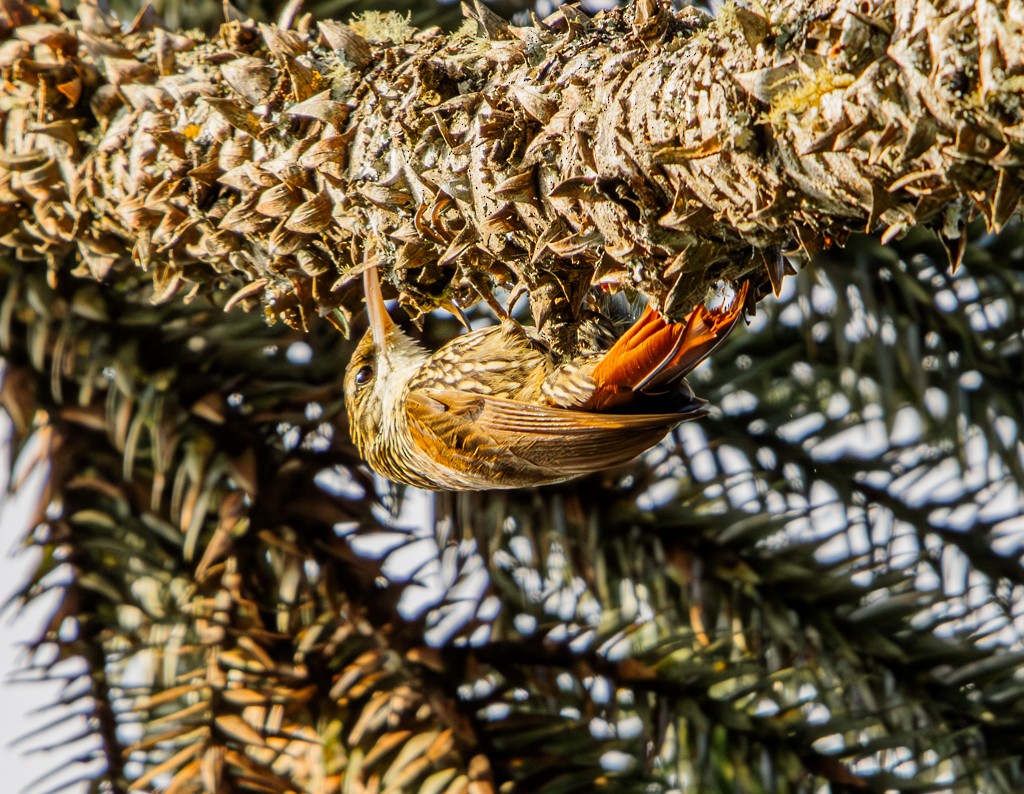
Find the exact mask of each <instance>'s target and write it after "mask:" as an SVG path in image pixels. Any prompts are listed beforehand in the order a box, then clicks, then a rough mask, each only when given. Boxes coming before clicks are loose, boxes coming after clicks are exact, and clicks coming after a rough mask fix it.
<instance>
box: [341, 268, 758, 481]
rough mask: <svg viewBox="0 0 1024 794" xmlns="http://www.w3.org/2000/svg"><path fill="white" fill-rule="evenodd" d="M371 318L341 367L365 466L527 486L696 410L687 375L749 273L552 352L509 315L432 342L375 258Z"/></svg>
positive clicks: (619, 449)
mask: <svg viewBox="0 0 1024 794" xmlns="http://www.w3.org/2000/svg"><path fill="white" fill-rule="evenodd" d="M363 285H364V289H365V291H366V307H367V313H368V314H369V318H370V328H369V329H368V330H367V332H366V334H365V336H364V337H363V338H362V340H361V341H360V342H359V345H358V347H357V348H356V351H355V353H354V354H353V355H352V360H351V361H350V362H349V365H348V367H347V368H346V371H345V404H346V406H347V408H348V417H349V426H350V432H351V434H352V440H353V441H354V442H355V445H356V447H358V449H359V452H360V454H361V455H362V456H363V457H364V458H365V460H366V462H367V463H369V464H370V468H372V469H373V470H374V471H376V472H377V473H378V474H382V475H383V476H385V477H387V478H388V479H390V480H393V481H396V482H403V483H407V484H409V485H415V486H417V487H420V488H429V489H434V490H439V489H447V490H485V489H490V488H523V487H529V486H534V485H547V484H550V483H557V482H563V481H565V480H571V479H572V478H574V477H579V476H581V475H584V474H589V473H591V472H596V471H601V470H602V469H607V468H609V467H612V466H616V465H619V464H622V463H626V462H627V461H629V460H631V459H633V458H635V457H636V456H637V455H639V454H640V453H641V452H643V451H644V450H646V449H648V448H649V447H651V446H653V445H654V444H656V443H657V442H658V441H660V440H661V439H662V438H664V437H665V435H666V434H667V433H668V431H669V430H671V429H672V428H673V427H675V426H676V425H678V424H679V423H680V422H684V421H686V420H688V419H695V418H697V417H699V416H703V415H704V413H706V410H705V408H704V404H705V402H704V400H701V399H699V398H697V397H695V396H694V394H693V391H692V390H691V389H690V387H689V384H687V382H686V380H685V379H684V376H685V375H686V374H687V373H688V372H690V370H692V369H693V368H694V367H695V366H697V364H699V363H700V362H701V361H702V360H703V359H704V358H705V357H706V356H708V355H709V354H710V353H711V352H712V351H713V350H714V349H715V348H716V347H718V345H719V344H720V343H721V342H722V340H724V339H725V337H726V336H727V335H728V333H729V331H730V330H731V329H732V327H733V326H734V325H735V324H736V320H737V318H738V317H739V315H740V312H741V310H742V306H743V302H744V298H745V296H746V292H747V284H746V283H744V285H743V286H742V288H741V289H740V290H739V291H738V292H737V293H736V295H735V296H734V297H733V299H732V301H730V302H729V303H728V304H726V305H725V306H722V307H721V308H719V309H708V308H706V307H704V306H698V307H697V308H695V309H694V310H693V311H692V312H691V313H690V314H689V315H688V316H687V318H686V320H685V321H684V322H679V323H668V322H666V321H665V320H663V319H662V318H661V317H660V315H659V314H658V313H657V312H656V311H655V310H654V309H653V308H651V307H650V306H648V307H647V309H646V310H645V311H644V313H643V315H642V316H641V317H640V319H639V320H637V321H636V322H635V323H634V324H633V326H632V327H630V329H629V330H628V331H626V333H625V334H623V335H622V337H620V338H619V340H618V341H617V342H616V343H615V344H614V345H612V346H611V348H610V349H608V350H607V351H606V352H604V353H603V354H602V353H596V354H591V355H584V356H580V357H578V358H576V359H574V360H572V361H569V362H566V363H563V364H556V362H555V360H554V357H553V356H552V354H551V353H550V352H549V351H548V349H547V347H546V346H545V345H544V343H543V341H542V339H541V338H540V337H539V336H536V335H534V333H533V332H532V331H527V330H526V329H523V328H521V327H519V326H517V325H516V324H514V323H511V322H505V323H502V324H501V325H496V326H492V327H490V328H482V329H479V330H475V331H470V332H468V333H465V334H463V335H461V336H458V337H456V338H454V339H453V340H452V341H450V342H448V343H447V344H446V345H444V346H443V347H442V348H441V349H440V350H438V351H437V352H436V353H433V354H431V353H428V352H427V351H426V350H425V349H424V348H422V347H421V346H420V345H419V344H418V343H417V342H416V341H414V340H413V339H411V338H410V337H409V336H408V335H406V334H405V333H404V332H403V331H402V330H401V329H400V328H399V327H398V326H397V325H395V323H394V322H393V321H392V320H391V318H390V317H389V316H388V313H387V309H386V308H385V306H384V300H383V298H382V296H381V291H380V281H379V280H378V275H377V270H376V268H375V267H371V268H370V269H368V270H367V271H366V272H365V273H364V276H363Z"/></svg>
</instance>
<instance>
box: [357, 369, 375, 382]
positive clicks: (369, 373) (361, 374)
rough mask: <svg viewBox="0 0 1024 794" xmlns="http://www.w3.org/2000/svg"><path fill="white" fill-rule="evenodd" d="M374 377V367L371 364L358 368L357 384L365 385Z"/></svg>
mask: <svg viewBox="0 0 1024 794" xmlns="http://www.w3.org/2000/svg"><path fill="white" fill-rule="evenodd" d="M372 377H373V367H371V366H364V367H360V368H359V369H358V370H356V377H355V381H356V386H365V385H366V384H367V383H369V382H370V379H371V378H372Z"/></svg>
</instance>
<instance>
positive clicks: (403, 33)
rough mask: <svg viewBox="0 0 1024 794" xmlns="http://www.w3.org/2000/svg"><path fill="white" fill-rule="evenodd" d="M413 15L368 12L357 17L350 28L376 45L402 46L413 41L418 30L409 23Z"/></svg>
mask: <svg viewBox="0 0 1024 794" xmlns="http://www.w3.org/2000/svg"><path fill="white" fill-rule="evenodd" d="M411 18H412V17H411V15H409V14H406V15H405V16H402V15H401V14H399V13H398V12H396V11H366V12H364V13H362V14H360V15H359V16H357V17H355V18H354V19H353V20H352V21H351V22H350V23H349V27H351V28H352V30H354V31H355V32H356V33H358V34H359V35H360V36H362V37H363V38H365V39H366V40H367V41H371V42H373V43H374V44H382V43H384V42H389V41H390V42H392V43H394V44H400V43H402V42H403V41H408V40H409V39H411V38H412V37H413V36H414V35H415V33H416V29H415V28H414V27H413V26H412V25H411V24H410V23H409V21H410V19H411Z"/></svg>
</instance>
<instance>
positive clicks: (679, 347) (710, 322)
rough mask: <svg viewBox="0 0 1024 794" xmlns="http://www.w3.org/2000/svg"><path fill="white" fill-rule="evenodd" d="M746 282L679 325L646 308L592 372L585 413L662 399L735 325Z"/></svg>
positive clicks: (741, 306)
mask: <svg viewBox="0 0 1024 794" xmlns="http://www.w3.org/2000/svg"><path fill="white" fill-rule="evenodd" d="M748 286H749V282H744V283H743V286H742V287H740V289H739V290H738V291H737V292H736V294H735V295H734V296H733V298H732V300H731V301H729V302H728V303H726V304H723V305H722V306H721V307H719V308H717V309H709V308H707V307H706V306H703V305H702V306H698V307H697V308H695V309H694V310H693V311H692V312H690V314H689V315H687V317H686V319H685V320H683V321H682V322H678V323H669V322H666V321H665V320H664V319H663V318H662V317H661V315H660V314H658V312H657V311H656V310H655V309H654V308H652V307H651V306H650V305H648V307H647V308H646V309H645V310H644V313H643V314H642V315H641V316H640V319H639V320H637V321H636V322H635V323H633V325H632V326H631V327H630V328H629V330H628V331H626V333H624V334H623V335H622V336H621V337H619V339H618V341H617V342H616V343H615V344H614V345H612V347H611V349H610V350H609V351H608V352H607V353H605V354H604V356H603V357H602V358H601V361H600V362H598V364H597V366H596V367H594V370H593V372H592V373H591V377H592V378H593V379H594V381H595V383H596V384H597V386H596V388H595V390H594V393H593V395H592V396H591V397H590V399H589V400H588V402H587V405H586V406H585V409H587V410H592V411H602V410H605V411H607V410H612V409H614V408H616V407H618V406H620V405H623V404H625V403H627V402H630V401H631V400H633V399H634V397H635V395H636V394H637V393H640V394H645V395H657V394H664V393H665V392H667V391H670V390H671V388H672V387H673V386H674V385H675V384H677V383H678V382H679V381H680V380H682V378H683V377H684V376H685V375H686V374H687V373H689V372H690V371H691V370H693V368H694V367H696V366H697V365H698V364H700V362H701V361H703V360H704V359H705V358H707V357H708V356H709V355H711V353H712V352H714V350H715V349H716V348H717V347H718V346H719V345H720V344H722V342H723V341H725V338H726V337H727V336H728V335H729V332H730V331H731V330H732V329H733V326H735V325H736V321H737V320H738V319H739V316H740V313H741V312H742V310H743V305H744V302H745V300H746V296H747V288H748Z"/></svg>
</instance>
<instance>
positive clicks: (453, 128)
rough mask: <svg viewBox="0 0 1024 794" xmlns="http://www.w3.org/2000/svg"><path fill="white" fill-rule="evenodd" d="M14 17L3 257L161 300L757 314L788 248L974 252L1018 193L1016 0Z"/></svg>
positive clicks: (1023, 45)
mask: <svg viewBox="0 0 1024 794" xmlns="http://www.w3.org/2000/svg"><path fill="white" fill-rule="evenodd" d="M13 8H14V10H13V11H10V12H8V14H9V16H10V17H12V18H13V21H15V22H18V23H21V24H20V26H18V27H15V28H14V29H13V31H12V33H11V38H10V39H9V40H8V41H7V42H6V43H5V44H4V45H3V48H2V51H0V66H2V68H3V74H4V77H5V78H6V80H7V81H8V83H7V88H6V91H5V93H6V96H7V100H6V102H5V112H4V116H3V130H4V154H3V160H2V163H0V175H2V176H0V179H2V181H0V215H2V217H3V218H4V219H5V221H4V224H5V228H4V232H5V233H4V235H3V237H2V238H0V242H2V244H3V245H5V246H7V247H9V248H13V249H15V250H17V251H18V253H19V254H20V255H21V256H42V257H43V258H45V259H46V260H47V262H48V264H49V266H50V268H51V269H52V270H57V269H59V267H60V266H61V263H62V262H64V261H66V260H65V259H64V255H65V254H66V253H67V252H68V250H69V249H73V248H77V249H78V251H79V252H80V253H81V257H82V261H83V262H84V263H85V265H86V266H87V267H88V268H89V271H90V272H91V273H92V275H94V276H95V277H96V278H98V279H101V280H108V279H110V278H112V270H116V269H119V268H124V267H128V266H131V264H133V263H134V264H135V265H138V266H141V267H143V268H146V269H148V270H149V271H150V272H152V274H153V280H154V285H155V290H156V298H157V299H166V298H168V297H170V296H171V295H173V294H175V293H176V292H178V291H179V290H181V289H189V288H191V289H193V290H198V289H204V288H207V287H208V286H220V285H225V284H228V285H233V287H234V289H236V290H237V292H235V295H234V300H235V301H237V302H243V303H251V302H253V301H254V300H256V299H257V298H258V297H259V296H261V295H262V296H263V298H264V302H265V305H266V306H267V308H268V309H269V311H270V312H271V313H272V314H275V315H278V316H283V317H285V318H286V319H289V320H290V321H292V322H293V323H301V322H303V320H302V318H303V315H304V314H305V313H309V312H314V311H315V312H320V313H326V312H328V311H329V310H331V309H333V308H336V307H339V306H345V307H348V308H349V309H352V308H355V307H356V306H357V305H358V302H359V298H358V295H357V291H356V290H355V289H354V287H353V286H352V285H353V282H352V276H353V274H354V272H355V271H356V270H357V269H358V267H359V265H360V263H361V262H362V261H363V260H364V257H366V256H372V257H373V258H374V259H375V261H377V262H378V263H379V264H380V265H381V266H382V268H383V270H384V271H385V272H386V273H388V274H389V276H390V280H391V281H392V283H393V284H394V285H396V286H397V287H398V289H399V291H400V293H401V296H402V297H403V299H404V303H405V304H406V306H407V307H409V308H411V309H412V310H413V311H414V313H415V312H416V311H426V310H428V309H431V308H434V307H436V306H437V305H438V304H439V303H440V302H442V301H444V300H447V299H454V300H455V301H456V302H458V303H459V304H461V305H463V306H464V305H466V304H469V303H473V302H475V301H476V300H477V299H478V296H482V297H483V298H485V299H487V300H488V301H489V302H493V289H494V288H495V287H496V286H502V287H505V288H509V289H515V288H525V289H526V290H527V291H529V294H530V296H531V299H532V301H533V308H534V314H535V316H536V318H537V319H538V321H540V322H541V323H544V322H547V321H551V322H553V326H552V327H553V328H554V329H557V328H558V327H560V326H561V325H562V324H566V323H569V324H571V322H572V320H573V319H574V317H575V315H576V314H577V313H578V310H579V307H580V306H581V305H582V304H583V302H584V301H585V299H586V295H587V293H588V291H589V290H590V287H591V286H592V285H593V284H595V283H598V282H600V283H602V284H606V285H608V284H613V285H614V284H625V285H630V286H639V287H641V288H642V289H644V290H645V291H647V292H648V293H649V294H651V295H652V296H653V297H654V298H656V299H657V300H659V301H660V302H661V306H662V308H663V309H666V310H668V311H685V310H688V309H689V308H690V307H691V306H692V305H693V304H694V303H695V302H696V301H698V300H700V299H702V298H703V297H705V295H706V292H707V290H708V288H709V286H710V285H713V284H714V283H716V282H718V281H719V280H723V279H724V280H736V279H740V278H744V277H746V278H752V279H754V281H755V286H756V287H757V289H756V290H754V291H753V292H752V293H751V294H752V295H753V296H754V297H753V298H752V300H756V298H757V297H759V296H760V295H763V294H764V293H765V291H766V290H767V289H768V288H769V287H774V288H775V289H776V290H777V289H778V286H779V282H780V281H781V278H782V276H783V274H784V273H785V268H786V264H784V263H785V261H786V260H785V259H784V258H783V257H782V256H780V253H779V252H780V251H781V252H782V255H783V256H785V257H789V258H795V259H804V258H806V257H807V255H809V254H812V253H814V252H815V251H817V250H819V249H821V248H822V247H824V246H827V245H829V244H832V243H836V242H841V241H842V240H843V239H845V238H846V237H847V236H848V234H849V233H850V232H851V231H858V230H868V231H874V230H878V229H883V230H884V231H883V236H884V237H886V238H888V237H892V236H894V235H898V234H899V233H901V232H903V231H904V230H906V229H907V228H909V227H911V226H913V225H915V224H920V223H927V224H931V225H933V226H935V227H936V228H937V229H938V230H939V231H940V232H941V233H942V235H943V236H944V239H946V240H947V241H949V245H950V247H951V250H952V253H951V256H952V257H953V260H954V262H956V261H957V257H958V256H959V253H958V252H961V251H962V245H961V241H962V239H963V236H962V235H961V230H962V228H963V225H964V223H965V221H966V220H968V219H970V218H971V217H972V216H973V215H974V214H976V213H977V211H978V210H980V211H981V212H982V214H984V216H985V219H986V221H987V223H988V225H989V227H990V228H998V227H999V226H1000V225H1001V224H1003V223H1004V222H1005V221H1006V220H1007V219H1008V218H1009V217H1010V215H1011V214H1012V213H1013V212H1014V211H1015V210H1016V208H1017V205H1018V200H1019V197H1020V194H1021V188H1022V180H1021V177H1020V163H1021V160H1020V155H1019V153H1018V150H1019V147H1020V146H1021V145H1022V144H1024V133H1022V128H1024V127H1022V119H1021V111H1020V102H1019V99H1020V95H1021V90H1022V89H1021V86H1020V82H1021V79H1022V72H1024V35H1022V33H1021V29H1020V27H1019V26H1015V25H1014V24H1012V20H1013V19H1015V18H1018V17H1019V13H1018V12H1019V11H1020V3H1012V4H1010V5H1009V6H1007V5H1004V4H995V3H989V2H982V3H974V2H967V0H963V1H962V2H960V3H952V4H947V5H945V6H941V7H938V6H934V5H932V4H930V3H927V2H919V3H896V2H887V1H883V2H876V3H869V4H864V3H854V2H846V3H842V4H841V5H839V6H838V7H835V6H833V5H832V4H826V5H822V4H819V3H813V2H804V3H780V4H777V5H769V6H767V7H765V8H766V10H765V13H766V14H767V16H762V15H761V14H760V13H759V12H755V11H752V10H749V9H745V8H739V7H728V8H726V9H725V10H724V11H723V13H722V14H721V15H720V16H719V17H717V18H715V19H711V18H709V17H707V16H705V15H703V14H701V13H699V12H696V11H694V10H693V9H687V10H686V11H683V12H678V13H677V12H673V11H672V10H670V9H669V8H668V7H667V6H665V5H662V4H661V3H660V2H655V0H643V1H642V2H640V3H639V4H637V5H636V6H634V7H632V8H630V9H627V10H624V11H614V12H609V13H603V14H600V15H598V16H597V17H595V18H593V19H590V18H587V17H585V16H583V15H581V14H580V13H579V12H576V11H572V10H571V9H563V10H561V11H560V12H558V13H556V14H555V15H554V16H553V17H551V18H549V19H547V20H545V21H544V22H542V23H540V24H538V25H537V26H535V27H511V26H509V25H507V24H506V23H504V22H503V21H502V20H500V19H499V18H497V17H495V16H494V15H492V14H491V13H490V12H488V11H487V10H486V9H485V8H483V7H482V6H479V5H478V6H477V7H476V9H475V10H474V11H473V12H472V13H473V14H474V15H475V17H476V19H477V25H476V28H477V32H475V33H474V32H468V31H467V30H466V29H463V30H462V31H460V32H458V33H455V34H453V35H450V36H448V35H444V34H442V33H441V32H440V31H439V30H438V29H430V30H426V31H417V30H414V29H412V28H410V27H408V26H407V25H405V24H404V22H403V21H402V20H401V19H400V18H398V17H396V16H388V15H384V16H381V17H376V16H369V17H364V18H363V19H362V20H361V21H360V22H358V23H354V24H353V25H352V26H345V25H341V24H339V23H334V22H324V23H320V25H319V27H318V28H317V29H314V28H312V27H310V26H309V23H308V20H306V21H304V22H302V23H300V24H299V30H282V29H280V28H278V27H275V26H272V25H260V26H259V27H258V28H257V27H255V26H251V25H246V24H242V23H238V22H233V23H230V24H227V25H225V26H224V27H223V28H222V29H221V31H220V33H219V35H218V36H217V37H216V38H214V39H211V40H204V39H202V38H201V37H199V36H198V35H189V36H184V35H178V34H174V33H170V32H167V31H164V30H161V29H160V28H158V27H156V26H155V24H154V23H153V22H152V19H151V17H150V16H149V15H142V16H141V17H140V18H139V19H138V20H136V23H135V24H134V26H133V27H132V28H131V29H130V30H128V31H127V32H121V31H120V30H119V28H118V27H117V25H116V24H115V23H114V21H113V20H112V19H110V18H108V17H106V16H104V15H103V14H102V13H100V12H99V11H98V10H96V9H95V8H94V7H91V6H88V5H86V6H79V13H80V16H81V22H80V23H70V22H65V21H64V20H63V19H62V18H61V17H58V16H52V15H51V16H50V17H48V18H46V19H44V20H41V22H42V24H34V25H25V24H24V23H25V22H26V21H31V20H32V19H33V15H35V14H41V13H42V12H38V11H29V10H27V9H25V8H23V7H21V6H19V5H17V4H15V5H14V7H13ZM954 32H955V33H956V35H955V36H954V35H953V33H954ZM91 114H93V115H94V116H95V119H96V123H95V124H94V123H93V121H92V118H91V117H90V115H91ZM555 336H556V337H557V336H558V334H557V333H556V334H555Z"/></svg>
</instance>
